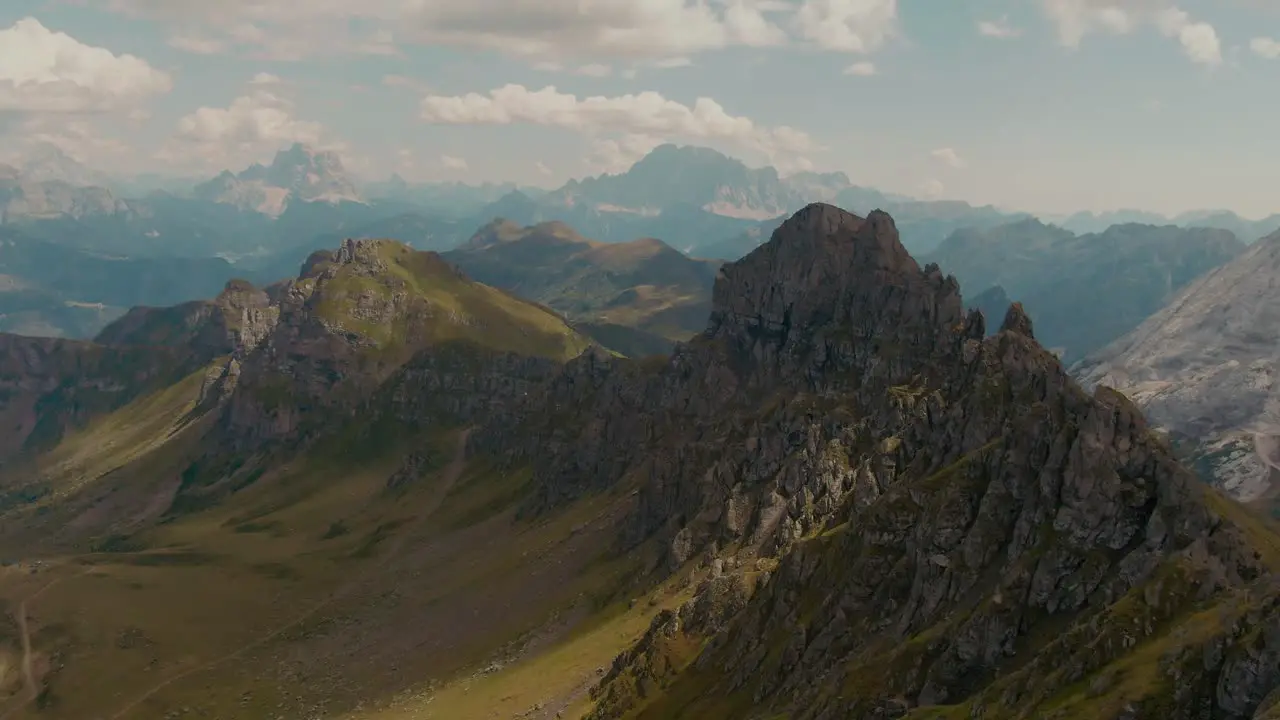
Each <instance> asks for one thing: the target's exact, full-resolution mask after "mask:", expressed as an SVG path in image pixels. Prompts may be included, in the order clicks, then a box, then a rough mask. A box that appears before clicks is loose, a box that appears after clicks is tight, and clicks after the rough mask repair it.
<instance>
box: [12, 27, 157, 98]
mask: <svg viewBox="0 0 1280 720" xmlns="http://www.w3.org/2000/svg"><path fill="white" fill-rule="evenodd" d="M172 87H173V80H172V78H170V76H169V75H168V74H167V73H164V72H161V71H160V70H157V69H155V68H154V67H152V66H151V65H149V64H148V63H147V62H146V61H145V60H142V59H140V58H137V57H134V56H133V55H116V54H114V53H112V52H111V51H110V50H107V49H105V48H100V47H93V46H90V45H86V44H84V43H82V42H80V41H78V40H76V39H75V38H73V37H71V36H70V35H67V34H66V33H61V32H54V31H52V30H50V29H48V28H46V27H45V26H44V25H43V24H41V23H40V21H39V20H36V19H35V18H24V19H22V20H19V21H18V22H16V23H14V24H13V26H11V27H9V28H5V29H3V30H0V112H4V111H9V112H26V113H82V112H96V111H105V110H114V109H119V108H121V107H123V106H127V105H129V104H131V103H135V102H138V101H140V100H144V99H146V98H149V97H151V96H153V95H158V94H161V93H166V92H169V90H170V89H172Z"/></svg>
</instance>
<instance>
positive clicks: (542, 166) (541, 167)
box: [533, 160, 551, 175]
mask: <svg viewBox="0 0 1280 720" xmlns="http://www.w3.org/2000/svg"><path fill="white" fill-rule="evenodd" d="M533 167H534V168H535V169H536V170H537V171H538V174H540V175H550V174H551V168H549V167H547V165H546V163H544V162H542V161H541V160H539V161H538V162H536V163H534V165H533Z"/></svg>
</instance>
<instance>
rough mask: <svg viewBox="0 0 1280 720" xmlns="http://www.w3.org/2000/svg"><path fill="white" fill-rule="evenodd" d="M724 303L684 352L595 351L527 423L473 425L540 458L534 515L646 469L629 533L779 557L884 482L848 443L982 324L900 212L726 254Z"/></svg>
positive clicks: (812, 216)
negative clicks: (646, 357)
mask: <svg viewBox="0 0 1280 720" xmlns="http://www.w3.org/2000/svg"><path fill="white" fill-rule="evenodd" d="M714 297H715V301H714V302H715V308H714V310H713V312H712V315H711V319H710V322H709V325H708V328H707V330H706V332H705V333H704V335H703V336H702V337H700V338H697V339H695V340H694V341H693V342H692V343H690V344H688V345H682V346H678V347H677V349H676V352H675V354H674V355H672V357H671V358H670V359H669V360H665V359H664V360H656V359H655V360H653V361H648V363H649V366H650V367H647V366H641V365H639V364H635V363H629V362H626V361H622V360H618V359H614V358H608V357H604V356H600V355H584V356H583V357H581V358H578V359H577V360H574V361H572V362H570V363H569V365H568V366H567V368H566V370H565V371H564V373H562V374H561V375H560V376H558V377H557V378H555V379H554V380H553V381H552V382H550V383H548V384H547V385H546V386H544V387H543V388H541V390H540V392H539V393H536V394H532V395H531V400H530V406H531V408H535V409H531V410H529V411H527V412H526V413H525V415H526V417H528V418H529V424H528V425H525V426H521V427H520V428H515V427H512V426H511V425H510V424H501V425H498V426H494V427H492V428H489V429H486V430H483V431H481V432H478V433H477V434H476V435H474V436H473V438H474V440H473V441H474V442H475V443H476V444H477V446H478V447H481V448H495V447H496V448H507V447H511V446H514V447H512V448H511V449H512V450H513V452H514V458H516V461H517V462H524V461H528V462H532V463H533V464H534V467H535V468H536V477H537V481H538V485H537V494H536V495H535V497H534V498H533V500H532V501H531V505H530V508H529V509H530V510H537V509H539V508H542V507H547V506H551V505H555V504H558V503H562V502H565V501H567V500H569V499H572V498H574V497H577V496H579V495H580V494H582V493H583V492H586V491H589V490H591V489H595V488H602V487H607V486H609V485H610V484H612V483H614V482H617V481H618V479H619V478H621V477H623V476H624V475H627V474H629V473H636V474H639V476H641V477H648V478H649V482H647V483H645V484H644V485H643V486H642V488H641V490H640V498H639V509H638V511H637V512H636V514H635V515H634V516H633V517H632V519H631V523H630V525H629V526H628V528H627V531H626V533H625V535H624V543H625V544H633V543H637V542H640V541H642V540H644V539H646V538H649V537H650V536H652V535H653V534H654V533H655V532H659V531H660V534H661V536H662V537H663V538H664V542H667V543H669V544H670V551H669V553H668V560H669V562H671V563H672V564H673V565H678V564H680V563H682V562H684V561H685V560H687V559H688V558H689V557H690V556H692V555H693V554H696V553H697V552H700V551H702V550H703V549H706V548H709V547H711V546H713V545H715V544H729V543H742V544H743V545H744V551H747V552H750V553H754V552H757V551H759V552H772V551H773V550H774V549H775V548H777V547H779V546H780V545H785V544H786V543H788V542H790V541H791V540H792V539H794V538H795V537H799V536H800V535H803V534H804V533H806V532H810V531H812V530H814V529H816V528H818V527H820V526H821V525H822V524H823V522H825V520H826V519H827V518H828V517H830V515H831V514H832V513H834V512H835V511H836V510H837V509H838V508H839V507H840V506H841V505H842V503H843V502H844V500H845V498H846V496H847V494H848V493H849V492H850V491H851V490H852V489H853V488H854V487H855V486H856V485H858V484H862V485H866V486H870V487H877V486H878V485H879V484H880V483H881V482H882V481H883V478H880V479H877V478H876V477H875V476H876V475H877V473H879V472H880V466H879V461H878V460H869V461H868V462H867V463H866V464H865V465H864V466H859V465H858V464H856V463H855V464H853V465H849V460H850V458H849V453H850V450H851V448H855V447H862V446H863V445H866V444H868V443H871V444H874V443H875V442H876V440H875V439H874V438H873V435H874V433H873V431H872V428H873V426H876V425H878V424H881V423H887V424H894V423H896V422H897V421H896V418H899V417H901V416H904V415H909V414H911V413H913V412H917V411H918V410H919V409H920V408H922V407H923V405H922V404H921V405H919V407H918V405H917V404H918V403H922V401H923V398H924V397H925V396H926V395H928V394H929V393H930V392H932V391H933V388H932V387H930V386H929V377H928V376H929V375H930V374H931V371H930V369H929V368H928V367H927V366H926V365H925V364H924V363H919V362H917V361H916V358H918V357H931V356H933V355H934V354H936V353H951V352H955V353H959V352H961V351H962V349H961V347H960V343H961V342H962V341H964V340H967V339H968V338H969V335H968V333H972V332H974V330H973V329H972V328H971V327H970V326H969V325H968V324H967V322H968V321H966V319H965V317H964V315H963V313H962V311H961V303H960V296H959V292H958V288H957V287H956V285H955V282H954V281H953V280H949V279H947V278H943V277H942V275H941V274H940V273H939V272H937V269H936V268H932V267H931V268H926V269H925V270H923V271H922V270H921V269H920V268H919V267H918V266H917V265H916V264H915V261H914V260H912V259H911V257H910V256H909V255H908V254H907V253H906V251H905V250H904V249H903V248H902V245H901V244H900V243H899V242H898V241H897V236H896V233H895V231H894V226H893V221H892V219H891V218H890V217H889V216H888V215H885V214H884V213H872V215H871V216H870V217H868V218H867V219H865V220H864V219H862V218H858V217H855V216H853V215H850V214H848V213H845V212H843V211H841V210H839V209H837V208H834V207H832V206H829V205H811V206H809V207H807V208H805V209H804V210H802V211H801V212H799V213H797V214H796V215H795V216H793V217H792V218H791V219H790V220H788V221H787V222H786V223H784V224H783V225H782V226H781V227H780V228H779V229H778V230H777V231H776V232H775V233H774V236H773V239H772V240H771V241H770V242H769V243H767V244H766V245H764V246H762V247H761V249H760V250H757V251H756V252H755V253H753V254H752V255H750V256H748V257H747V258H746V259H744V260H741V261H739V262H737V263H733V264H730V265H726V266H725V267H724V269H723V271H722V274H721V277H720V278H719V280H718V281H717V283H716V289H715V291H714ZM978 317H979V316H976V315H975V316H974V318H975V319H973V320H972V322H980V321H979V320H978V319H976V318H978ZM977 332H978V337H981V330H977ZM657 362H661V363H662V364H661V366H656V365H653V363H657ZM886 394H889V395H890V396H891V397H894V398H897V399H898V400H899V401H900V402H897V403H896V404H894V405H893V406H892V407H886V408H884V415H883V417H866V418H859V417H858V415H857V414H855V413H854V412H853V408H855V407H857V406H858V405H859V404H860V403H863V402H865V403H867V404H871V403H872V402H873V401H874V402H877V403H878V404H882V403H879V399H881V398H883V397H885V396H886ZM873 399H874V400H873ZM691 478H701V481H700V482H691V481H690V479H691Z"/></svg>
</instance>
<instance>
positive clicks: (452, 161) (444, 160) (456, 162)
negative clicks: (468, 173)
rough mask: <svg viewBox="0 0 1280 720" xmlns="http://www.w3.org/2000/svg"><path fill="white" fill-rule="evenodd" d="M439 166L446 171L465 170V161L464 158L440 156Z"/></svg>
mask: <svg viewBox="0 0 1280 720" xmlns="http://www.w3.org/2000/svg"><path fill="white" fill-rule="evenodd" d="M440 165H441V166H443V167H444V168H445V169H446V170H466V169H467V161H466V160H465V159H464V158H460V157H454V156H452V155H441V156H440Z"/></svg>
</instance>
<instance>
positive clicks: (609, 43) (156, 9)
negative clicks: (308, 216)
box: [88, 0, 897, 65]
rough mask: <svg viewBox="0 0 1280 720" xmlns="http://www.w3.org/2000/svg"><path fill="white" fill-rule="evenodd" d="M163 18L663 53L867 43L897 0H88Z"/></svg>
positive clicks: (373, 48)
mask: <svg viewBox="0 0 1280 720" xmlns="http://www.w3.org/2000/svg"><path fill="white" fill-rule="evenodd" d="M88 1H90V2H95V3H99V4H103V5H105V6H106V7H108V8H110V9H113V10H116V11H118V12H125V13H129V14H132V15H136V16H146V17H151V18H155V19H158V20H160V21H161V22H163V23H165V24H166V25H167V26H168V27H169V28H170V33H171V35H170V42H171V44H173V45H174V46H176V47H181V48H184V49H187V50H189V51H192V52H201V53H207V52H223V51H232V50H237V49H240V48H243V47H245V46H253V47H257V48H258V49H259V51H261V52H267V53H270V54H271V55H272V56H275V57H278V58H280V59H288V58H291V57H299V56H303V55H306V54H316V53H320V52H325V53H332V52H335V51H341V50H346V51H349V52H365V53H374V54H385V53H388V52H394V48H395V47H396V45H398V44H403V43H428V44H434V45H452V46H456V47H468V48H478V49H486V50H492V51H495V52H500V53H503V54H507V55H515V56H521V57H526V58H530V59H536V60H559V61H570V60H576V61H577V62H576V63H574V64H575V65H583V64H586V65H590V64H591V63H592V62H593V61H596V62H598V61H602V60H610V61H616V60H623V59H626V60H631V61H640V60H653V59H665V58H676V57H687V56H689V55H694V54H697V53H700V52H705V51H711V50H720V49H724V48H728V47H734V46H746V47H770V46H777V45H783V44H787V43H789V42H795V41H800V42H802V43H804V44H805V45H807V46H816V47H819V48H821V49H826V50H834V51H841V52H857V53H866V52H871V51H874V50H875V49H876V48H878V47H880V46H881V45H882V44H883V43H884V42H885V40H886V39H887V38H888V37H890V36H891V34H892V32H893V28H894V25H895V22H896V18H897V0H593V1H592V2H581V0H541V1H540V2H528V0H361V2H359V3H353V2H349V1H348V0H311V1H310V2H307V3H297V2H293V0H220V1H219V2H217V3H211V2H207V0H88Z"/></svg>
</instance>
